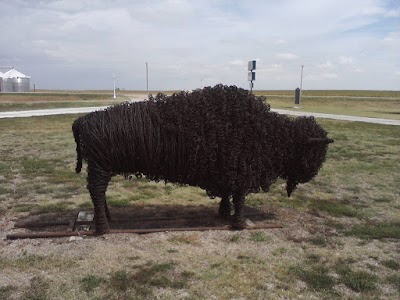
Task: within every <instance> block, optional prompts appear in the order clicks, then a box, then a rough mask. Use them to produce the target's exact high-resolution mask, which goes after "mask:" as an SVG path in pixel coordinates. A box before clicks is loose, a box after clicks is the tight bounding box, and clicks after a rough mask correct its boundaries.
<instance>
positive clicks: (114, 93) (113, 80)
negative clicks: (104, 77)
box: [113, 74, 117, 99]
mask: <svg viewBox="0 0 400 300" xmlns="http://www.w3.org/2000/svg"><path fill="white" fill-rule="evenodd" d="M113 81H114V99H115V98H117V96H116V95H115V75H114V74H113Z"/></svg>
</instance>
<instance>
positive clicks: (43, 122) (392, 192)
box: [0, 100, 400, 299]
mask: <svg viewBox="0 0 400 300" xmlns="http://www.w3.org/2000/svg"><path fill="white" fill-rule="evenodd" d="M390 101H391V100H388V101H385V102H384V103H385V105H386V104H387V102H390ZM76 117H77V116H73V115H69V116H51V117H35V118H20V119H6V120H5V119H3V120H0V155H1V157H2V160H1V161H0V228H1V230H0V232H1V238H2V240H1V241H0V299H300V298H303V299H398V298H399V297H400V275H399V274H400V272H399V270H400V255H399V249H400V221H399V220H400V194H399V189H398V186H399V182H400V170H399V161H400V152H399V146H400V132H399V128H398V127H397V126H384V125H374V124H366V123H356V122H339V121H332V120H319V123H320V124H321V125H322V126H323V127H324V128H326V130H327V131H329V135H330V137H332V138H334V139H335V143H334V144H332V146H331V147H330V150H329V155H328V158H327V162H326V163H325V165H324V167H323V168H322V170H321V171H320V174H319V175H318V176H317V177H316V178H315V179H314V180H313V181H312V182H310V183H308V184H305V185H301V186H300V187H299V189H298V190H297V191H295V192H294V195H293V196H292V198H287V197H286V195H285V190H284V182H282V181H278V182H277V183H276V184H275V185H274V186H273V188H272V189H271V191H270V192H269V193H259V194H254V195H250V196H249V197H248V200H247V204H248V205H250V206H252V207H253V208H256V209H261V210H264V211H265V210H266V211H268V212H270V213H271V214H273V215H274V220H273V222H279V223H281V224H282V225H283V228H282V229H272V230H252V231H250V230H248V231H211V232H177V233H174V232H169V233H157V234H149V235H129V234H119V235H106V236H104V237H98V238H84V239H81V240H77V241H69V239H68V238H59V239H41V240H17V241H7V240H3V239H4V237H5V235H6V234H7V233H11V232H18V231H21V230H13V229H12V227H13V224H14V222H15V221H16V220H18V219H21V218H24V217H26V216H31V217H32V218H41V217H45V216H47V217H48V218H51V217H52V216H58V217H59V216H63V215H65V216H67V215H71V214H74V213H76V212H77V211H79V210H88V209H90V208H91V203H90V197H89V194H88V192H87V190H86V187H85V185H86V181H85V174H80V175H78V174H75V172H74V167H75V166H74V164H75V159H76V154H75V144H74V141H73V137H72V134H71V124H72V122H73V120H74V119H75V118H76ZM107 197H108V202H109V203H110V205H111V211H113V210H114V211H115V210H116V209H118V208H122V209H126V210H129V209H138V210H139V209H142V208H143V207H144V208H146V207H151V206H158V207H159V209H160V210H161V211H162V207H175V208H177V209H179V210H181V211H185V208H186V207H195V208H196V207H198V209H199V210H204V207H206V208H211V209H213V210H214V211H216V209H217V206H216V205H217V202H216V201H215V200H210V199H208V198H207V197H206V194H205V192H204V191H202V190H200V189H198V188H194V187H177V186H173V185H170V184H168V185H165V184H162V183H159V184H156V183H152V182H147V181H146V180H144V179H141V180H139V179H135V180H133V181H132V182H128V181H125V180H124V179H123V178H121V177H114V179H113V181H112V183H111V184H110V186H109V189H108V192H107ZM160 205H161V206H160ZM22 231H23V230H22Z"/></svg>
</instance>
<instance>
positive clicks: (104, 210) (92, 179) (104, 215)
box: [87, 163, 111, 234]
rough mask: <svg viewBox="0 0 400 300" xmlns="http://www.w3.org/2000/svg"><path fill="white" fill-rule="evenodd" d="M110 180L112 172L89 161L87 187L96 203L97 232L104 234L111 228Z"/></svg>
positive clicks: (94, 203) (95, 219)
mask: <svg viewBox="0 0 400 300" xmlns="http://www.w3.org/2000/svg"><path fill="white" fill-rule="evenodd" d="M110 180H111V174H110V173H109V172H106V171H104V170H103V169H102V168H100V167H98V166H97V165H93V164H90V163H89V165H88V177H87V181H88V185H87V188H88V190H89V193H90V197H91V198H92V201H93V205H94V221H95V225H96V233H97V234H104V233H106V232H107V231H109V229H110V227H109V225H108V219H109V218H110V212H109V211H108V207H107V203H106V191H107V186H108V183H109V182H110Z"/></svg>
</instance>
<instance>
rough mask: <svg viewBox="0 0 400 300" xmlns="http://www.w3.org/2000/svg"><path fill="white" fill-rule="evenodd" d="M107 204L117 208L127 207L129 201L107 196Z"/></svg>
mask: <svg viewBox="0 0 400 300" xmlns="http://www.w3.org/2000/svg"><path fill="white" fill-rule="evenodd" d="M107 203H108V204H109V205H110V206H117V207H124V206H129V204H130V203H131V200H130V199H127V198H122V199H121V198H114V197H111V196H107Z"/></svg>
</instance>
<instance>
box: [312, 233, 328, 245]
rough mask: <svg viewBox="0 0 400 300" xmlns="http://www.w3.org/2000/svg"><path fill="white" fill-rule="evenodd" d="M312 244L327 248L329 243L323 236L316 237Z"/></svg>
mask: <svg viewBox="0 0 400 300" xmlns="http://www.w3.org/2000/svg"><path fill="white" fill-rule="evenodd" d="M310 242H311V243H312V244H314V245H317V246H321V247H326V246H327V245H328V241H327V240H326V237H325V236H323V235H320V234H318V235H316V236H315V237H313V238H312V239H311V240H310Z"/></svg>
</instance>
